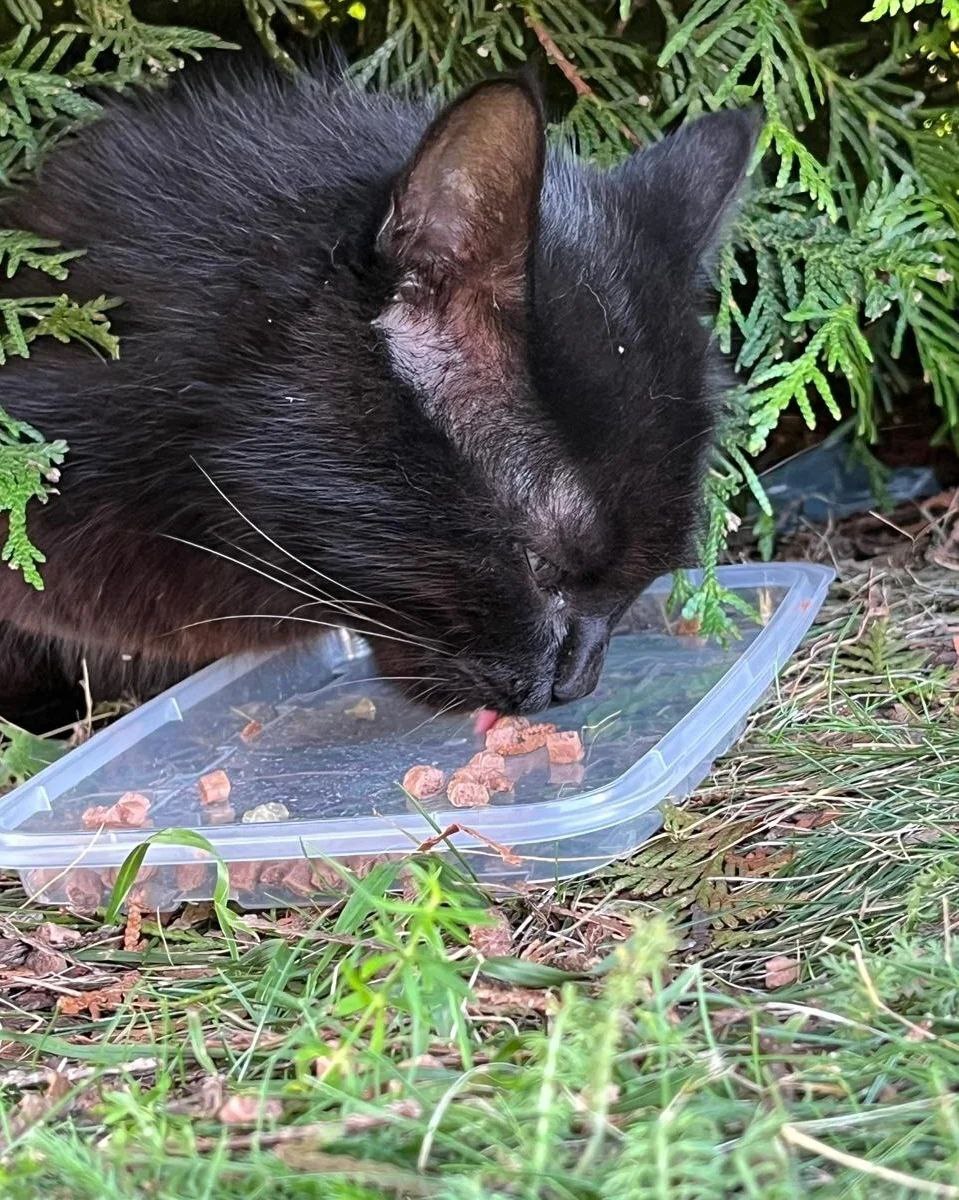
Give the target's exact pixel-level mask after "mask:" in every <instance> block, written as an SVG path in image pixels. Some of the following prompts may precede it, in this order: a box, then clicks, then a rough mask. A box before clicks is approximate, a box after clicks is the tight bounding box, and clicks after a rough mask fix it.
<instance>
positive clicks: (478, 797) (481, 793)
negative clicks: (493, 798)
mask: <svg viewBox="0 0 959 1200" xmlns="http://www.w3.org/2000/svg"><path fill="white" fill-rule="evenodd" d="M446 795H447V798H448V799H449V802H450V804H452V805H453V807H454V808H485V807H486V805H487V804H489V788H488V787H486V786H485V785H484V784H482V783H480V781H479V780H478V779H477V778H476V776H475V775H474V774H473V772H472V771H456V772H454V774H453V777H452V778H451V779H450V782H449V787H447V789H446Z"/></svg>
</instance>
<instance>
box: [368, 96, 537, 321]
mask: <svg viewBox="0 0 959 1200" xmlns="http://www.w3.org/2000/svg"><path fill="white" fill-rule="evenodd" d="M544 156H545V134H544V126H543V114H542V109H541V106H540V103H539V98H538V96H537V95H536V93H535V92H534V90H533V89H532V87H531V86H530V85H529V84H528V83H527V82H526V81H524V80H522V79H518V80H494V81H490V82H488V83H481V84H479V85H477V86H476V87H475V88H473V89H472V90H471V91H469V92H467V93H465V95H463V96H461V97H460V98H459V99H458V100H456V101H455V102H454V103H453V104H452V105H450V106H449V107H448V108H447V109H446V110H445V111H444V112H442V113H441V114H440V116H439V117H438V118H437V119H436V120H435V121H434V123H433V125H432V126H431V127H430V129H429V130H427V132H426V134H425V136H424V137H423V140H422V141H421V143H420V145H419V148H418V149H417V151H416V153H415V155H414V156H413V159H412V161H411V162H410V164H409V165H408V167H407V168H406V170H405V171H404V172H403V174H402V175H401V176H400V178H399V180H398V181H397V183H396V186H395V188H394V191H393V198H392V206H391V209H390V212H389V215H388V216H387V218H386V220H385V222H384V223H383V227H382V229H381V230H380V234H379V238H378V241H377V245H378V247H379V249H380V251H381V253H383V254H384V255H385V256H386V258H387V259H388V260H390V261H391V262H393V263H395V264H396V265H397V266H398V267H399V269H400V270H401V272H402V273H403V282H402V284H401V289H402V298H403V300H404V301H407V302H411V303H414V304H416V303H417V302H420V301H426V300H428V299H429V298H430V297H432V296H436V295H444V294H445V295H449V294H450V293H454V292H455V291H456V290H457V289H468V290H469V291H470V292H471V293H473V294H474V295H475V294H482V295H486V296H487V297H488V298H489V300H490V301H491V303H492V304H493V305H494V306H495V307H512V306H516V305H519V304H522V303H524V302H525V297H526V287H527V274H528V259H529V250H530V246H531V244H532V241H533V237H534V233H535V229H536V220H537V213H538V209H539V195H540V190H541V187H542V181H543V161H544Z"/></svg>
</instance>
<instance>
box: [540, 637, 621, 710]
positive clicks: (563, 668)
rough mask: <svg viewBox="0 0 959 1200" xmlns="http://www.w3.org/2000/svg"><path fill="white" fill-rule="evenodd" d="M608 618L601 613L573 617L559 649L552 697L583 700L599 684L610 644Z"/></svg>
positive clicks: (561, 700) (563, 701)
mask: <svg viewBox="0 0 959 1200" xmlns="http://www.w3.org/2000/svg"><path fill="white" fill-rule="evenodd" d="M609 633H610V629H609V622H608V621H607V620H605V619H604V618H601V617H579V618H577V619H575V620H574V621H573V623H572V624H571V625H570V627H569V632H568V633H567V634H566V639H565V641H564V642H563V645H562V647H561V649H560V652H559V659H558V660H557V663H556V674H555V677H554V679H553V700H554V702H555V703H557V704H565V703H568V702H569V701H570V700H580V699H582V697H583V696H588V695H589V693H590V692H591V691H592V690H593V688H595V687H596V684H597V683H598V682H599V673H600V671H601V670H602V669H603V659H604V658H605V656H606V647H607V646H608V645H609Z"/></svg>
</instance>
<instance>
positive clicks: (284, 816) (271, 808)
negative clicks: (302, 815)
mask: <svg viewBox="0 0 959 1200" xmlns="http://www.w3.org/2000/svg"><path fill="white" fill-rule="evenodd" d="M289 816H290V810H289V809H288V808H287V807H286V805H285V804H281V803H280V802H279V800H271V801H270V802H269V803H268V804H258V805H257V806H256V807H255V808H248V809H247V810H246V812H245V813H244V814H243V816H242V817H241V818H240V819H241V820H242V821H243V823H244V824H245V825H255V824H257V823H258V822H260V821H286V820H288V818H289Z"/></svg>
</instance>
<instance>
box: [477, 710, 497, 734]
mask: <svg viewBox="0 0 959 1200" xmlns="http://www.w3.org/2000/svg"><path fill="white" fill-rule="evenodd" d="M498 720H499V713H498V712H494V711H493V709H491V708H481V709H480V710H479V712H478V713H477V714H476V716H475V718H474V719H473V732H474V733H477V734H485V733H486V731H487V730H488V729H491V728H492V727H493V726H494V725H495V724H496V722H497V721H498Z"/></svg>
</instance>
